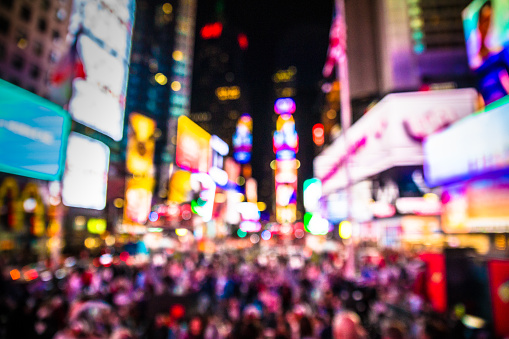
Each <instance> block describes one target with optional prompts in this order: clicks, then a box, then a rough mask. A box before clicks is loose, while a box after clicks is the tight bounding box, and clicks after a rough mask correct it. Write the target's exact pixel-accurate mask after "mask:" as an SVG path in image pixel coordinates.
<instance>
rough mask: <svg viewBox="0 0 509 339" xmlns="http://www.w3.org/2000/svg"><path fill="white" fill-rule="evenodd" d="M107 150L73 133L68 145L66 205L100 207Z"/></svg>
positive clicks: (107, 165)
mask: <svg viewBox="0 0 509 339" xmlns="http://www.w3.org/2000/svg"><path fill="white" fill-rule="evenodd" d="M109 163H110V149H109V147H108V146H106V145H105V144H103V143H102V142H100V141H97V140H94V139H92V138H89V137H86V136H84V135H81V134H78V133H75V132H72V133H71V135H70V136H69V144H68V146H67V161H66V168H65V172H64V177H63V182H62V185H63V188H62V201H63V203H64V205H66V206H72V207H81V208H91V209H96V210H102V209H104V207H105V206H106V189H107V184H108V168H109Z"/></svg>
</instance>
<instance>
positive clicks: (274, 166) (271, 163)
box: [270, 160, 276, 170]
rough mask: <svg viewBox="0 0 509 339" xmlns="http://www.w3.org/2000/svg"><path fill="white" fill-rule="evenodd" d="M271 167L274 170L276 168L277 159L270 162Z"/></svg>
mask: <svg viewBox="0 0 509 339" xmlns="http://www.w3.org/2000/svg"><path fill="white" fill-rule="evenodd" d="M270 168H272V169H273V170H276V160H272V161H271V162H270Z"/></svg>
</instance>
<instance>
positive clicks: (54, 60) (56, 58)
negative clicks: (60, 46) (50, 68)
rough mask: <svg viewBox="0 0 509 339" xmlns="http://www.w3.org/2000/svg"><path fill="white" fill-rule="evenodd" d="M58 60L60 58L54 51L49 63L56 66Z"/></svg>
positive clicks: (50, 55)
mask: <svg viewBox="0 0 509 339" xmlns="http://www.w3.org/2000/svg"><path fill="white" fill-rule="evenodd" d="M57 60H58V56H57V54H56V53H55V52H53V51H52V52H51V53H50V54H49V62H50V63H51V64H54V63H56V62H57Z"/></svg>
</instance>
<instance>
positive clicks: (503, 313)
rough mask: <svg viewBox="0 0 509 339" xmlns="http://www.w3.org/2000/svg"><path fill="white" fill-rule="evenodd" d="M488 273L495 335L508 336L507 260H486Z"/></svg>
mask: <svg viewBox="0 0 509 339" xmlns="http://www.w3.org/2000/svg"><path fill="white" fill-rule="evenodd" d="M488 270H489V275H490V279H489V280H490V290H491V304H492V309H493V322H494V324H495V332H496V335H497V336H499V337H500V338H502V337H507V336H509V322H508V321H507V315H508V314H509V261H508V260H492V261H490V262H488Z"/></svg>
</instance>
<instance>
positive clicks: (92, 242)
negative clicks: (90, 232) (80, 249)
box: [85, 237, 95, 248]
mask: <svg viewBox="0 0 509 339" xmlns="http://www.w3.org/2000/svg"><path fill="white" fill-rule="evenodd" d="M94 246H95V239H94V238H90V237H89V238H86V239H85V247H86V248H92V247H94Z"/></svg>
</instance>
